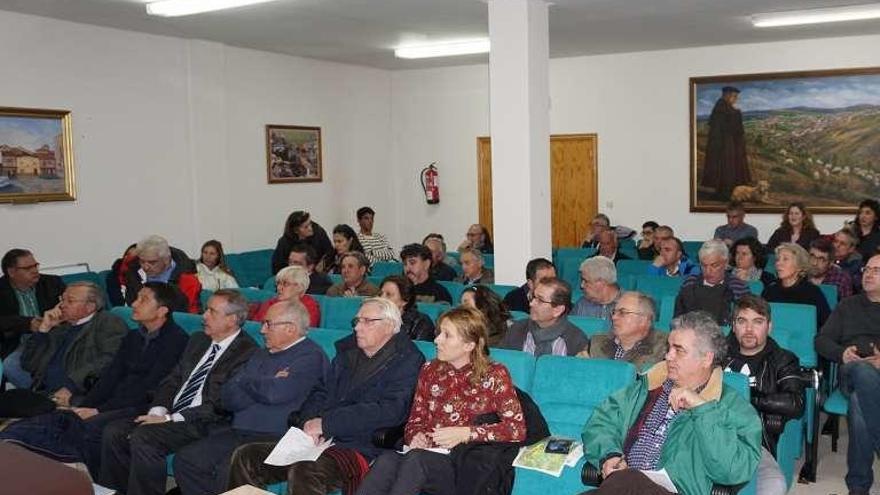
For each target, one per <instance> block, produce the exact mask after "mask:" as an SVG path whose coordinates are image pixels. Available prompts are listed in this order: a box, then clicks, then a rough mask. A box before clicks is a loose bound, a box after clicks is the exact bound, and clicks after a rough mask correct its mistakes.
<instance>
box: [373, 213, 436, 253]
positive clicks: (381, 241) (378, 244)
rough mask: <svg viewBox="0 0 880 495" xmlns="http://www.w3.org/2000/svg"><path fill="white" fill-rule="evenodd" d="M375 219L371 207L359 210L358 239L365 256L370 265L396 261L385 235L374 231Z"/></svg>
mask: <svg viewBox="0 0 880 495" xmlns="http://www.w3.org/2000/svg"><path fill="white" fill-rule="evenodd" d="M375 218H376V212H375V211H373V209H372V208H370V207H369V206H363V207H361V208H358V211H357V222H358V226H359V227H360V229H359V230H358V234H357V237H358V240H359V241H360V243H361V246H363V248H364V254H366V255H367V259H368V260H370V263H375V262H377V261H394V260H395V256H396V253H395V252H394V249H393V248H392V247H391V244H390V243H389V242H388V239H387V238H386V237H385V236H384V235H382V234H380V233H378V232H374V231H373V221H374V220H375ZM444 251H445V250H444Z"/></svg>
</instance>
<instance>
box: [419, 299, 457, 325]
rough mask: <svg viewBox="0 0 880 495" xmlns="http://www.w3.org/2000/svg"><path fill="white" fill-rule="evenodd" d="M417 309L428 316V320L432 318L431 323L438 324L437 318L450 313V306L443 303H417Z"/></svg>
mask: <svg viewBox="0 0 880 495" xmlns="http://www.w3.org/2000/svg"><path fill="white" fill-rule="evenodd" d="M416 307H417V308H418V310H419V311H421V312H422V313H425V314H426V315H428V318H431V321H433V322H434V323H437V318H440V315H441V314H443V313H445V312H446V311H449V308H450V307H451V306H449V305H448V304H446V303H445V302H443V303H423V302H420V303H416Z"/></svg>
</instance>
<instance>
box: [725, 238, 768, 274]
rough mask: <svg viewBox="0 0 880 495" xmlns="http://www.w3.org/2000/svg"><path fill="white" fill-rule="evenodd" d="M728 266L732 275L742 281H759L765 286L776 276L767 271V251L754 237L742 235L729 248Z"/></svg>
mask: <svg viewBox="0 0 880 495" xmlns="http://www.w3.org/2000/svg"><path fill="white" fill-rule="evenodd" d="M730 266H731V271H732V273H733V275H734V276H735V277H736V278H738V279H740V280H742V281H743V282H761V283H762V284H764V286H767V285H768V284H770V283H771V282H773V281H774V280H776V276H775V275H773V274H772V273H770V272H768V271H767V270H766V269H765V268H766V266H767V252H766V250H765V249H764V246H763V245H762V244H761V243H760V241H758V239H755V238H754V237H743V238H742V239H740V240H738V241H736V242H734V243H733V246H732V247H731V248H730Z"/></svg>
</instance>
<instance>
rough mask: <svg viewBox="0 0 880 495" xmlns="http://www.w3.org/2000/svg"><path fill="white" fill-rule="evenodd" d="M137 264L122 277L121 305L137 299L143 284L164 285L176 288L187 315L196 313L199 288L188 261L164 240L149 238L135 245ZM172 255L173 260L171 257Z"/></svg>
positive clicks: (193, 267) (158, 237) (190, 261)
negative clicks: (123, 298) (181, 295)
mask: <svg viewBox="0 0 880 495" xmlns="http://www.w3.org/2000/svg"><path fill="white" fill-rule="evenodd" d="M136 253H137V260H135V261H134V262H133V263H132V264H131V266H130V267H129V269H128V272H127V273H126V274H125V287H124V290H125V303H126V304H127V305H129V306H131V303H133V302H134V300H135V299H136V298H137V295H138V292H139V291H140V290H141V287H143V284H144V282H165V283H166V284H170V285H173V286H175V287H177V289H178V290H179V291H180V293H181V294H183V295H184V297H186V301H187V305H186V306H187V311H189V312H190V313H199V312H200V311H199V309H200V308H199V294H200V293H201V292H202V284H201V283H199V278H198V277H197V276H196V275H195V273H194V272H195V266H193V263H192V260H190V259H189V257H188V256H187V255H186V253H184V252H183V251H180V250H179V249H172V248H171V247H169V246H168V241H167V240H165V238H164V237H162V236H158V235H151V236H148V237H145V238H144V239H142V240H141V241H140V242H138V244H137V248H136ZM175 255H176V256H175Z"/></svg>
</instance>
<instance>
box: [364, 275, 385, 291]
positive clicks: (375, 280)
mask: <svg viewBox="0 0 880 495" xmlns="http://www.w3.org/2000/svg"><path fill="white" fill-rule="evenodd" d="M384 279H385V277H375V276H372V275H370V276H369V277H367V282H369V283H371V284H373V285H375V286H376V287H377V288H379V289H381V288H382V280H384Z"/></svg>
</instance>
